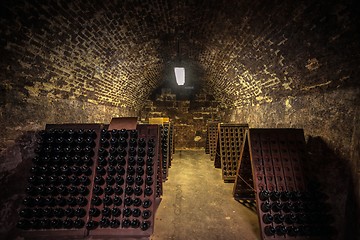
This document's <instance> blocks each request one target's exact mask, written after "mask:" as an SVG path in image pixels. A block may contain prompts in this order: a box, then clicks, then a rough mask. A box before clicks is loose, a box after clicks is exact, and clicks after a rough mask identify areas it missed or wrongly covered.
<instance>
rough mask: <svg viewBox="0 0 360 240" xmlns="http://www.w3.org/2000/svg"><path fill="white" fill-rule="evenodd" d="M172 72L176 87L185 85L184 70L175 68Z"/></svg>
mask: <svg viewBox="0 0 360 240" xmlns="http://www.w3.org/2000/svg"><path fill="white" fill-rule="evenodd" d="M174 72H175V78H176V83H177V84H178V85H184V84H185V68H183V67H175V68H174Z"/></svg>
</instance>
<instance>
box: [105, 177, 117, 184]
mask: <svg viewBox="0 0 360 240" xmlns="http://www.w3.org/2000/svg"><path fill="white" fill-rule="evenodd" d="M105 181H106V184H107V185H110V186H111V185H114V183H115V180H114V178H113V177H112V176H107V177H106V179H105Z"/></svg>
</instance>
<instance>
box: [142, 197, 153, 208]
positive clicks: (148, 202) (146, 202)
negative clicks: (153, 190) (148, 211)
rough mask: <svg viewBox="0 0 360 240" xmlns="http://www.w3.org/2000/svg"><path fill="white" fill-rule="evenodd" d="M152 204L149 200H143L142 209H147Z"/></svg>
mask: <svg viewBox="0 0 360 240" xmlns="http://www.w3.org/2000/svg"><path fill="white" fill-rule="evenodd" d="M151 204H152V202H151V200H150V199H145V200H144V201H143V208H149V207H150V206H151Z"/></svg>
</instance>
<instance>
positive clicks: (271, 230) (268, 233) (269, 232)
mask: <svg viewBox="0 0 360 240" xmlns="http://www.w3.org/2000/svg"><path fill="white" fill-rule="evenodd" d="M264 232H265V235H266V236H269V237H270V236H274V235H275V233H276V230H275V228H274V227H273V226H265V228H264Z"/></svg>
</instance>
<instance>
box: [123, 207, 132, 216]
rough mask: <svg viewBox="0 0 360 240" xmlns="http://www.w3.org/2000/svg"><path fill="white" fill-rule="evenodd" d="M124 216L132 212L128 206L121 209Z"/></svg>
mask: <svg viewBox="0 0 360 240" xmlns="http://www.w3.org/2000/svg"><path fill="white" fill-rule="evenodd" d="M123 214H124V217H130V216H131V214H132V210H131V209H130V208H125V209H124V211H123Z"/></svg>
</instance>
